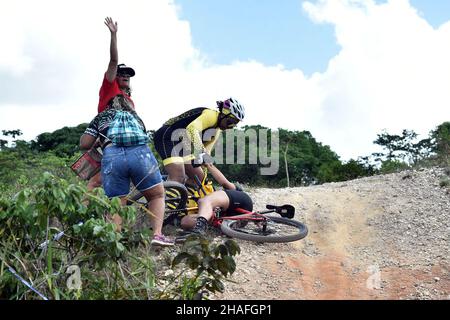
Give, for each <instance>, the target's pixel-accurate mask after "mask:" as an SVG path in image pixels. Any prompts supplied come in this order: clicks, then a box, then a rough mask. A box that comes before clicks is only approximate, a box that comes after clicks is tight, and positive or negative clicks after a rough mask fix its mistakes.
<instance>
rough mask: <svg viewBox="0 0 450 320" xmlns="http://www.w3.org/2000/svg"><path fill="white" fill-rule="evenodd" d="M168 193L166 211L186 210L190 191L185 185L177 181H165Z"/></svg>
mask: <svg viewBox="0 0 450 320" xmlns="http://www.w3.org/2000/svg"><path fill="white" fill-rule="evenodd" d="M163 184H164V189H165V191H166V196H165V201H166V210H176V209H184V208H186V203H187V200H188V191H187V189H186V187H185V185H184V184H181V183H179V182H176V181H164V183H163Z"/></svg>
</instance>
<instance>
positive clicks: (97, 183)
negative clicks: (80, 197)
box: [87, 172, 102, 191]
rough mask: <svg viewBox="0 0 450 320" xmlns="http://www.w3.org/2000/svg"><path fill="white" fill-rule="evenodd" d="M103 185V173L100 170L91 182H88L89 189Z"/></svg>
mask: <svg viewBox="0 0 450 320" xmlns="http://www.w3.org/2000/svg"><path fill="white" fill-rule="evenodd" d="M101 186H102V175H101V173H100V172H98V173H96V174H95V175H94V176H92V177H91V179H89V182H88V184H87V189H88V191H91V190H93V189H95V188H99V187H101Z"/></svg>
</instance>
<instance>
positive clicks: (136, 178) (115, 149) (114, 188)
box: [102, 145, 162, 198]
mask: <svg viewBox="0 0 450 320" xmlns="http://www.w3.org/2000/svg"><path fill="white" fill-rule="evenodd" d="M130 181H132V182H133V184H134V185H135V186H136V188H137V189H138V190H139V191H145V190H147V189H150V188H152V187H154V186H156V185H157V184H159V183H161V182H162V178H161V173H160V171H159V166H158V162H157V161H156V159H155V156H154V155H153V153H152V151H151V150H150V148H149V147H148V146H147V145H139V146H133V147H119V146H115V145H112V146H110V147H107V148H105V150H103V158H102V183H103V188H104V189H105V193H106V195H107V196H108V197H110V198H112V197H121V196H126V195H128V193H129V192H130Z"/></svg>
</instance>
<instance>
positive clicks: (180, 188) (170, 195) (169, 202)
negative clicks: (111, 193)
mask: <svg viewBox="0 0 450 320" xmlns="http://www.w3.org/2000/svg"><path fill="white" fill-rule="evenodd" d="M163 186H164V190H165V202H166V210H173V209H184V208H186V203H187V200H188V191H187V189H186V187H185V186H184V185H183V184H181V183H179V182H176V181H164V182H163ZM128 202H129V203H128V204H132V203H134V202H139V203H141V204H145V203H147V200H146V199H145V197H144V195H143V194H142V193H141V192H139V191H137V192H136V193H135V194H133V195H132V196H131V201H128Z"/></svg>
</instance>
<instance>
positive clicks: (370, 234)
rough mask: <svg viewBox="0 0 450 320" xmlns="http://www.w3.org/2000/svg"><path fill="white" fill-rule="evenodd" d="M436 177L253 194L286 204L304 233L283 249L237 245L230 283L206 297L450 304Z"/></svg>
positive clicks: (441, 191) (444, 213) (446, 230)
mask: <svg viewBox="0 0 450 320" xmlns="http://www.w3.org/2000/svg"><path fill="white" fill-rule="evenodd" d="M442 174H443V173H442V172H441V171H439V170H437V169H436V170H435V171H433V175H431V176H430V172H428V171H425V172H418V173H411V178H407V179H405V173H403V174H402V173H399V174H395V175H388V176H379V177H371V178H366V179H360V180H355V181H352V182H347V183H334V184H327V185H323V186H316V187H308V188H291V189H276V190H273V189H256V190H253V191H252V196H253V198H254V199H255V203H256V204H257V205H258V204H262V203H276V204H284V203H290V204H292V205H294V206H295V207H296V208H297V213H296V217H295V218H296V219H298V220H300V221H303V222H305V223H306V225H307V226H308V229H309V234H308V236H307V238H305V239H303V240H301V241H297V242H293V243H288V244H254V243H251V242H246V241H239V245H240V246H241V249H242V253H241V255H239V256H238V257H237V272H236V273H235V274H234V275H233V277H232V279H233V280H235V281H236V283H227V286H226V291H225V293H223V294H219V295H217V296H213V298H214V299H216V298H217V299H450V264H449V258H450V256H449V245H450V242H449V234H450V223H449V222H448V219H447V220H446V218H448V217H449V216H450V196H449V194H448V192H447V191H446V190H445V188H438V187H437V185H436V180H439V177H440V176H442ZM422 176H424V177H425V178H424V177H422ZM422 178H423V179H422ZM421 179H422V180H421ZM421 183H422V184H423V185H422V188H416V189H414V188H413V187H416V186H417V185H418V184H421ZM438 183H439V182H438V181H437V184H438ZM399 184H400V189H401V190H402V191H400V192H399V191H398V190H399V189H398V188H399ZM425 189H426V190H428V191H424V190H425ZM411 190H414V192H413V191H411ZM417 190H419V191H420V194H418V193H417V192H419V191H417ZM409 197H411V199H409ZM417 198H422V201H421V202H420V204H419V203H416V202H414V201H415V200H414V199H417ZM428 202H430V203H428ZM422 207H423V208H425V209H428V210H423V212H422V211H421V209H420V208H422ZM258 209H263V208H258ZM418 212H419V213H418ZM418 214H422V215H423V216H420V218H421V219H417V217H418ZM435 219H441V220H437V221H435ZM429 223H436V225H427V224H429ZM443 223H444V224H445V223H446V225H442V224H443ZM422 229H424V230H425V231H427V232H428V235H427V232H423V233H422V232H421V230H422ZM404 230H410V231H404ZM433 230H436V234H431V235H430V233H433ZM424 237H429V238H424ZM424 239H425V240H424ZM428 240H429V241H428Z"/></svg>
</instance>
